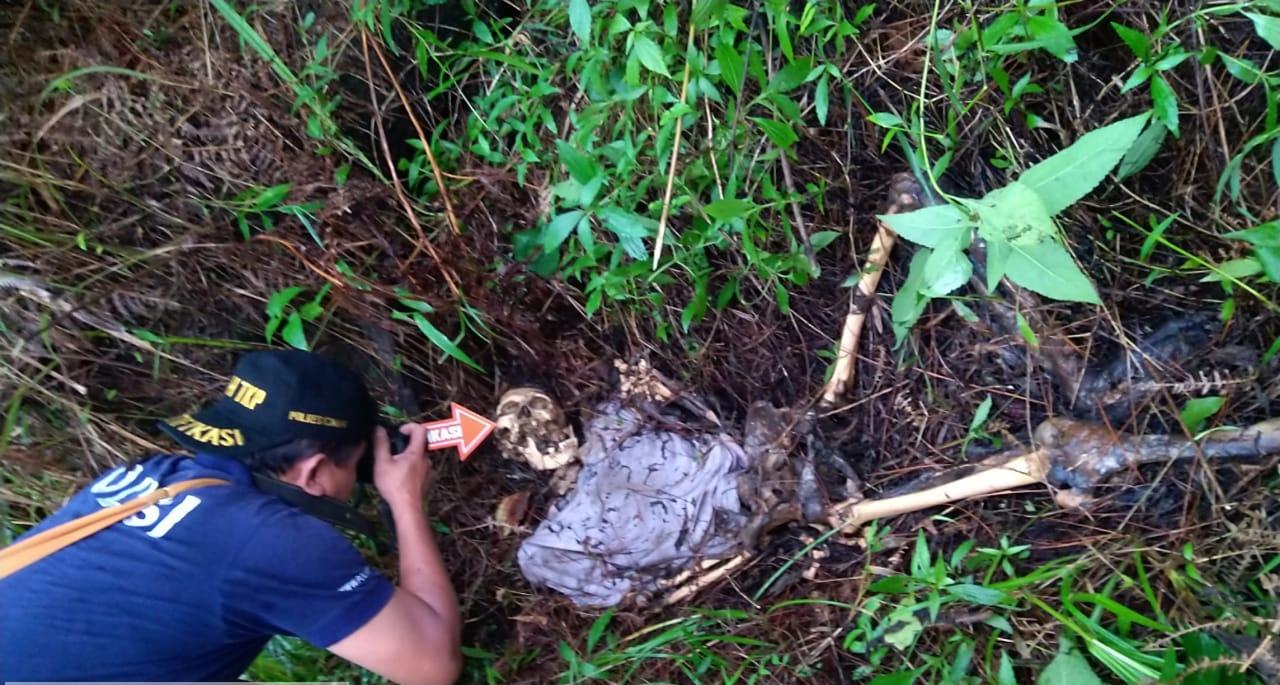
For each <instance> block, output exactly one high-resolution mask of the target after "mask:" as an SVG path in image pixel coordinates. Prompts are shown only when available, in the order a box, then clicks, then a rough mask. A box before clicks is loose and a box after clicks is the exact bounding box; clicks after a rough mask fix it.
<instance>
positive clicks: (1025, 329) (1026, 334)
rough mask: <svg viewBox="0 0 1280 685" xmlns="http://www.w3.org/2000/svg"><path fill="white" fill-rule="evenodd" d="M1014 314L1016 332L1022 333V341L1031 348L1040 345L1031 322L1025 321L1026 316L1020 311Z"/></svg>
mask: <svg viewBox="0 0 1280 685" xmlns="http://www.w3.org/2000/svg"><path fill="white" fill-rule="evenodd" d="M1014 315H1015V321H1016V323H1017V326H1018V332H1019V333H1021V334H1022V340H1023V342H1025V343H1027V346H1028V347H1030V348H1031V349H1033V350H1034V349H1036V348H1038V347H1040V338H1038V337H1036V332H1035V330H1034V329H1033V328H1031V324H1029V323H1027V317H1025V316H1023V315H1022V312H1014Z"/></svg>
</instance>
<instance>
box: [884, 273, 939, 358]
mask: <svg viewBox="0 0 1280 685" xmlns="http://www.w3.org/2000/svg"><path fill="white" fill-rule="evenodd" d="M931 254H933V251H932V250H929V249H923V250H918V251H917V252H916V253H915V254H914V255H912V256H911V264H910V266H908V268H907V278H906V280H904V281H903V282H902V287H900V288H898V293H897V294H896V295H894V296H893V304H892V305H891V306H890V312H891V313H892V315H893V334H894V339H895V340H896V343H895V346H896V345H901V344H902V343H903V342H904V341H905V340H906V339H907V333H908V332H909V331H910V330H911V327H912V326H914V325H915V324H916V321H917V320H918V319H919V318H920V315H921V314H923V313H924V308H925V307H926V306H928V304H929V300H930V299H931V298H929V297H928V296H927V295H924V294H922V293H921V292H920V284H921V283H922V282H923V281H924V264H925V262H927V261H928V260H929V255H931Z"/></svg>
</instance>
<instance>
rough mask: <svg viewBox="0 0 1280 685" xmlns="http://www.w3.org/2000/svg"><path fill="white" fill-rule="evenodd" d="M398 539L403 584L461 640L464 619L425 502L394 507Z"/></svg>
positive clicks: (401, 583) (401, 584)
mask: <svg viewBox="0 0 1280 685" xmlns="http://www.w3.org/2000/svg"><path fill="white" fill-rule="evenodd" d="M392 514H393V515H394V516H395V522H396V542H397V544H398V545H399V547H400V586H401V587H402V588H403V589H405V590H407V591H409V592H410V593H412V594H413V595H415V596H416V597H418V599H421V600H422V601H423V603H425V604H426V605H427V606H428V607H430V608H431V609H433V610H434V611H435V612H436V614H437V615H438V616H439V618H440V620H441V621H443V622H444V623H446V624H447V625H448V626H450V629H451V631H452V634H453V636H454V639H455V640H459V641H460V640H461V633H462V619H461V616H460V615H459V612H458V598H457V595H456V594H455V593H454V591H453V584H452V583H451V582H450V581H449V574H448V573H446V572H445V569H444V562H443V560H441V558H440V550H439V549H438V548H437V547H436V541H435V536H434V535H432V533H431V526H430V524H429V523H428V521H427V515H426V512H424V511H423V508H422V503H421V502H420V501H419V502H416V503H405V504H402V505H400V506H397V507H394V508H393V511H392Z"/></svg>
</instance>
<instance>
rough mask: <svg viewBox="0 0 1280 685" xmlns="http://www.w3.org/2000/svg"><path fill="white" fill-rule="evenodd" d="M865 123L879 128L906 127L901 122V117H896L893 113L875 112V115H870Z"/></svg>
mask: <svg viewBox="0 0 1280 685" xmlns="http://www.w3.org/2000/svg"><path fill="white" fill-rule="evenodd" d="M867 121H869V122H871V123H873V124H875V125H876V126H879V127H881V128H905V127H906V124H905V123H903V121H902V117H900V116H898V115H897V114H894V113H893V112H876V113H875V114H872V115H871V116H869V117H867Z"/></svg>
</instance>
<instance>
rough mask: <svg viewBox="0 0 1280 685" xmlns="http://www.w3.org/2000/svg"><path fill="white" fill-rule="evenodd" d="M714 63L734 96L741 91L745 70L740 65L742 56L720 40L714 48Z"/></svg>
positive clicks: (726, 42)
mask: <svg viewBox="0 0 1280 685" xmlns="http://www.w3.org/2000/svg"><path fill="white" fill-rule="evenodd" d="M716 61H717V62H719V63H720V74H721V75H722V76H723V77H724V82H725V83H726V84H728V86H729V88H730V89H731V90H733V94H734V95H738V94H739V93H741V91H742V79H743V78H744V77H745V76H746V73H747V71H746V68H745V67H744V66H743V64H742V55H739V54H738V51H737V50H734V49H733V44H732V43H730V42H729V41H727V40H722V41H721V42H720V44H719V45H717V46H716Z"/></svg>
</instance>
